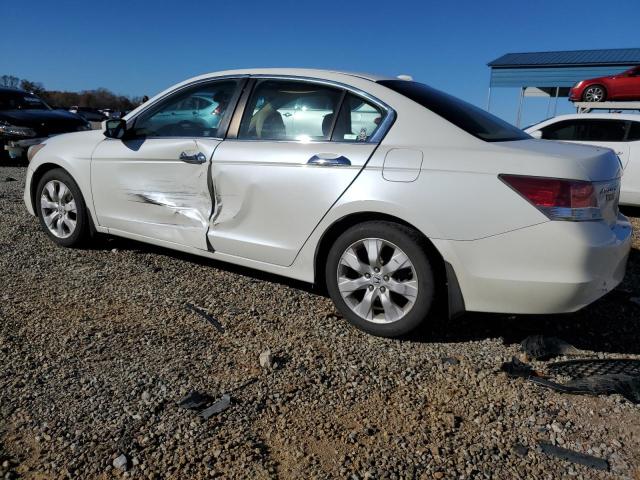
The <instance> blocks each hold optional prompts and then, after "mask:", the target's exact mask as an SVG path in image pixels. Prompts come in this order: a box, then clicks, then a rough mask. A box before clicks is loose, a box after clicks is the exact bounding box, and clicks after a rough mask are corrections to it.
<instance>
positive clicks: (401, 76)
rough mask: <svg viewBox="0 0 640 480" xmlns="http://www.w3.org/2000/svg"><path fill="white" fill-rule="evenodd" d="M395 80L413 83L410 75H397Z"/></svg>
mask: <svg viewBox="0 0 640 480" xmlns="http://www.w3.org/2000/svg"><path fill="white" fill-rule="evenodd" d="M396 78H399V79H400V80H406V81H407V82H413V77H412V76H411V75H404V74H403V75H398V76H397V77H396Z"/></svg>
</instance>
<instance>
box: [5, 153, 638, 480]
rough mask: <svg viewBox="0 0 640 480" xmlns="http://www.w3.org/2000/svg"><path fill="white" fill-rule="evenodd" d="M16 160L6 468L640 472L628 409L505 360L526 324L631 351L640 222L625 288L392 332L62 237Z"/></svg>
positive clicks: (467, 474)
mask: <svg viewBox="0 0 640 480" xmlns="http://www.w3.org/2000/svg"><path fill="white" fill-rule="evenodd" d="M24 173H25V167H24V166H21V165H13V166H2V167H0V199H1V200H2V202H1V205H2V208H1V210H0V221H1V223H0V285H1V288H0V295H1V296H2V301H1V302H0V359H1V362H0V478H19V477H22V478H34V479H45V478H67V477H68V478H101V479H106V478H120V477H132V478H204V477H216V478H257V479H259V478H296V479H299V478H351V479H365V478H381V479H383V478H388V479H401V478H504V479H512V478H524V477H527V478H540V479H557V478H565V477H567V476H575V477H577V478H631V479H638V478H640V406H634V405H633V404H631V403H629V402H628V401H626V400H624V399H623V398H622V397H620V396H618V395H612V396H599V397H590V396H579V395H567V394H561V393H556V392H553V391H550V390H544V389H542V388H541V387H538V386H536V385H533V384H531V383H529V382H527V381H526V380H523V379H512V378H508V377H506V376H505V374H503V373H500V372H499V367H500V365H501V363H502V362H503V361H507V360H510V359H511V357H512V356H513V355H518V354H519V352H520V349H519V345H518V343H517V342H520V341H521V340H522V339H523V338H525V337H526V336H528V335H531V334H544V335H555V336H558V337H560V338H562V339H564V340H566V341H568V342H570V343H572V344H573V345H575V346H576V347H577V348H580V349H584V350H588V351H589V352H588V355H590V356H597V357H601V358H608V357H626V358H637V359H640V325H639V324H638V319H639V318H640V305H636V304H635V303H634V302H633V301H631V298H634V297H640V251H639V249H640V237H638V235H637V233H636V236H635V238H634V250H633V252H632V255H631V259H630V263H629V269H628V273H627V277H626V280H625V282H624V283H623V285H621V286H620V287H619V288H618V289H617V290H616V291H614V292H612V293H611V294H610V295H608V296H607V297H606V298H604V299H602V300H600V301H598V302H596V303H595V304H594V305H592V306H590V307H588V308H586V309H584V310H583V311H581V312H579V313H576V314H572V315H566V316H555V317H542V318H530V317H510V316H501V315H480V314H473V315H471V314H469V315H465V316H463V317H462V318H460V319H457V320H455V321H448V320H446V319H444V318H440V316H438V317H437V318H435V319H434V320H433V322H432V323H431V324H430V325H428V327H426V328H425V329H424V330H423V331H422V332H419V333H417V334H415V335H413V336H412V337H410V338H407V339H403V340H387V339H381V338H375V337H372V336H369V335H366V334H364V333H361V332H359V331H357V330H355V329H354V328H351V327H350V326H349V325H348V324H347V323H346V322H345V321H344V320H343V319H342V318H340V316H339V314H338V313H337V312H336V311H335V309H334V307H333V305H332V303H331V301H330V300H329V299H327V298H325V297H323V296H322V295H320V294H318V293H317V292H314V291H312V290H311V289H309V288H308V287H305V286H304V285H300V284H296V283H293V282H289V281H287V280H285V279H280V278H274V277H269V276H265V275H263V274H260V273H258V272H254V271H250V270H245V269H240V268H235V267H231V266H227V265H224V264H217V263H214V262H208V261H204V260H202V259H199V258H195V257H191V256H187V255H182V254H178V253H174V252H171V251H167V250H163V249H158V248H154V247H150V246H146V245H143V244H139V243H135V242H129V241H125V240H118V239H109V240H105V241H103V242H101V243H100V244H99V245H97V246H95V247H94V248H91V249H87V250H70V249H63V248H58V247H55V246H54V245H53V244H52V242H50V241H49V240H48V239H47V238H46V237H45V235H44V234H43V233H41V232H40V230H39V226H38V223H37V221H36V219H34V218H32V217H30V216H29V215H28V214H27V212H26V211H25V208H24V206H23V204H22V188H23V184H24ZM10 178H14V179H16V181H6V180H9V179H10ZM634 225H635V226H636V227H640V222H639V221H638V220H634ZM186 302H190V303H193V304H194V305H198V306H200V307H202V308H203V309H205V310H206V311H208V312H209V313H210V314H211V315H212V316H213V317H214V318H216V319H217V320H218V321H219V322H220V323H221V324H222V325H223V326H224V331H223V332H221V331H219V330H218V329H216V328H215V326H214V325H212V324H211V323H209V322H207V321H206V320H205V319H204V318H202V317H201V316H199V315H197V314H196V313H194V312H193V311H191V310H189V309H187V308H186V307H185V303H186ZM267 348H269V349H270V350H271V352H272V355H273V357H274V362H275V364H274V365H273V367H272V368H262V367H261V366H260V362H259V356H260V353H261V352H263V351H264V350H265V349H267ZM448 358H450V359H455V360H447V361H443V359H448ZM533 365H534V367H536V368H538V369H543V368H544V365H545V363H544V362H533ZM191 390H196V391H199V392H202V393H206V394H209V395H211V396H212V397H213V398H220V397H221V396H222V395H223V394H229V395H230V396H231V406H230V407H229V408H228V409H227V410H225V411H223V412H222V413H219V414H216V415H214V416H212V417H211V418H209V419H208V420H202V419H201V418H200V417H198V415H197V414H196V413H194V412H191V411H188V410H184V409H181V408H179V407H178V406H177V402H179V401H180V399H182V398H183V397H184V396H185V395H186V394H187V393H188V392H189V391H191ZM540 440H545V441H549V442H551V443H555V444H558V445H562V446H564V447H566V448H570V449H572V450H575V451H578V452H582V453H589V454H592V455H595V456H598V457H602V458H605V459H607V460H608V462H609V464H610V471H609V472H602V471H598V470H594V469H591V468H588V467H585V466H581V465H577V464H575V463H570V462H568V461H565V460H560V459H557V458H553V457H549V456H546V455H544V454H543V453H542V452H540V450H539V449H538V448H537V447H536V445H537V442H538V441H540ZM518 444H519V445H520V447H515V446H516V445H518ZM122 455H124V457H122Z"/></svg>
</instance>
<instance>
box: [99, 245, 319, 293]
mask: <svg viewBox="0 0 640 480" xmlns="http://www.w3.org/2000/svg"><path fill="white" fill-rule="evenodd" d="M86 248H87V249H89V250H112V249H114V248H116V249H118V250H127V251H132V252H138V253H151V254H153V255H162V256H164V257H169V258H175V259H179V260H181V261H185V262H190V263H192V264H194V265H203V266H208V267H213V268H217V269H219V270H223V271H225V272H229V273H235V274H237V275H242V276H243V277H247V278H251V279H254V280H263V281H265V282H271V283H277V284H280V285H286V286H289V287H292V288H296V289H298V290H303V291H306V292H309V293H313V294H316V295H320V296H325V297H326V296H328V295H327V294H326V292H324V289H321V288H317V287H314V286H313V285H311V284H309V283H307V282H302V281H300V280H294V279H291V278H286V277H282V276H280V275H275V274H273V273H268V272H263V271H261V270H254V269H252V268H249V267H243V266H241V265H234V264H232V263H227V262H221V261H218V260H213V259H210V258H206V257H200V256H198V255H193V254H190V253H185V252H180V251H178V250H172V249H169V248H164V247H159V246H156V245H152V244H149V243H143V242H138V241H136V240H130V239H128V238H123V237H106V236H102V235H100V236H99V237H98V238H96V239H95V241H94V242H92V243H91V244H90V245H89V246H87V247H86Z"/></svg>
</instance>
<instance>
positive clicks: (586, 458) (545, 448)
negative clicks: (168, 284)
mask: <svg viewBox="0 0 640 480" xmlns="http://www.w3.org/2000/svg"><path fill="white" fill-rule="evenodd" d="M538 446H539V447H540V450H541V451H542V453H544V454H545V455H549V456H552V457H557V458H561V459H562V460H566V461H568V462H572V463H577V464H580V465H584V466H585V467H590V468H595V469H596V470H604V471H609V462H607V461H606V460H605V459H603V458H598V457H594V456H593V455H587V454H584V453H579V452H574V451H573V450H569V449H568V448H563V447H559V446H557V445H553V444H551V443H549V442H544V441H539V442H538Z"/></svg>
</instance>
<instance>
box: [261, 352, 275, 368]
mask: <svg viewBox="0 0 640 480" xmlns="http://www.w3.org/2000/svg"><path fill="white" fill-rule="evenodd" d="M259 360H260V366H261V367H262V368H271V367H273V355H271V350H269V349H268V348H267V349H266V350H264V351H263V352H262V353H260V357H259Z"/></svg>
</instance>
